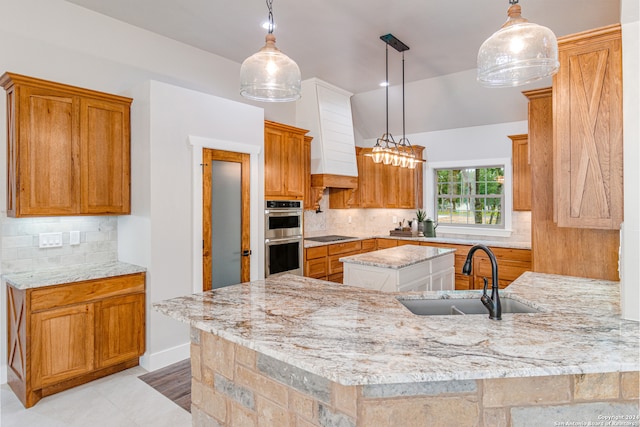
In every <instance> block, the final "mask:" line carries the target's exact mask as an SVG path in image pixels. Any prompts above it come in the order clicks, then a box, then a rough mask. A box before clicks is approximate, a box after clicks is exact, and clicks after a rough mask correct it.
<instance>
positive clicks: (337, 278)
mask: <svg viewBox="0 0 640 427" xmlns="http://www.w3.org/2000/svg"><path fill="white" fill-rule="evenodd" d="M327 280H328V281H330V282H334V283H342V280H343V273H342V272H340V273H335V274H331V275H330V276H329V277H327Z"/></svg>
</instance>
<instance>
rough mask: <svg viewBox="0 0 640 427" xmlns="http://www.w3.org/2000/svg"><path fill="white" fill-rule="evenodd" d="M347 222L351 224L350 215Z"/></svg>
mask: <svg viewBox="0 0 640 427" xmlns="http://www.w3.org/2000/svg"><path fill="white" fill-rule="evenodd" d="M347 222H348V223H349V224H351V215H349V217H348V218H347Z"/></svg>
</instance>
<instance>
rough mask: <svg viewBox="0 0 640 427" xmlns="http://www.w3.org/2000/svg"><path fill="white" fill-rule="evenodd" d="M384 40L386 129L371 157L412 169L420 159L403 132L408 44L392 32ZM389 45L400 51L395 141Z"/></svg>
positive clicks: (386, 163)
mask: <svg viewBox="0 0 640 427" xmlns="http://www.w3.org/2000/svg"><path fill="white" fill-rule="evenodd" d="M380 39H381V40H382V41H384V42H385V44H386V46H385V67H386V68H385V70H386V75H385V77H386V80H385V107H386V130H385V133H384V134H383V135H382V136H381V137H380V138H378V139H377V140H376V144H375V145H374V146H373V149H372V150H371V157H372V159H373V162H374V163H384V164H385V165H392V166H399V167H403V168H410V169H414V168H415V167H416V164H417V163H420V162H421V161H422V160H420V159H417V158H416V155H415V151H414V150H413V147H412V146H411V143H410V142H409V139H408V138H407V137H406V134H405V109H404V106H405V105H404V104H405V102H404V51H405V50H409V46H407V45H406V44H404V43H402V42H401V41H400V40H398V39H397V38H396V37H395V36H394V35H393V34H387V35H384V36H380ZM389 45H391V47H393V48H394V49H395V50H397V51H398V52H401V53H402V139H400V141H399V142H396V141H395V139H394V138H393V135H391V134H390V133H389Z"/></svg>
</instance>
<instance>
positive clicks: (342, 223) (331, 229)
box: [304, 193, 531, 243]
mask: <svg viewBox="0 0 640 427" xmlns="http://www.w3.org/2000/svg"><path fill="white" fill-rule="evenodd" d="M320 211H321V212H320V213H316V212H315V211H305V212H304V232H305V235H306V236H319V235H322V234H342V235H357V236H364V235H370V236H377V235H389V230H391V229H393V228H394V227H396V226H397V223H396V224H394V223H393V221H392V220H393V217H396V218H397V220H398V222H399V221H401V220H402V219H405V220H407V221H408V220H411V219H413V218H415V216H416V209H329V197H328V194H326V193H325V195H324V197H322V199H321V200H320ZM349 220H351V221H349ZM511 225H512V233H511V236H510V237H493V236H491V237H487V238H486V239H485V240H491V241H512V242H518V243H527V242H528V243H530V242H531V212H513V213H512V224H511ZM438 237H449V238H459V239H470V240H477V239H478V238H481V237H480V236H468V235H462V234H445V233H438Z"/></svg>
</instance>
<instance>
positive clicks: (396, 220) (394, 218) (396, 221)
mask: <svg viewBox="0 0 640 427" xmlns="http://www.w3.org/2000/svg"><path fill="white" fill-rule="evenodd" d="M391 222H392V223H394V224H397V223H398V217H397V216H395V215H394V216H393V219H392V220H391Z"/></svg>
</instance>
